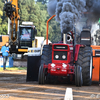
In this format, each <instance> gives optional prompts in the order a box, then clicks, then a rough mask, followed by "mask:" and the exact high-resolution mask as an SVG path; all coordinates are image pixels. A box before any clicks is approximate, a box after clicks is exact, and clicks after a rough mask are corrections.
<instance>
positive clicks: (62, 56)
mask: <svg viewBox="0 0 100 100" xmlns="http://www.w3.org/2000/svg"><path fill="white" fill-rule="evenodd" d="M54 60H67V51H54Z"/></svg>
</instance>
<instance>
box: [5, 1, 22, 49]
mask: <svg viewBox="0 0 100 100" xmlns="http://www.w3.org/2000/svg"><path fill="white" fill-rule="evenodd" d="M18 9H19V8H18V0H7V1H5V5H4V11H5V12H6V16H7V17H8V18H9V19H10V32H9V33H10V37H9V38H10V41H9V42H10V45H11V46H12V48H15V47H16V45H17V44H18V24H19V19H20V16H19V14H18Z"/></svg>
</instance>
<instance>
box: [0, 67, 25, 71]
mask: <svg viewBox="0 0 100 100" xmlns="http://www.w3.org/2000/svg"><path fill="white" fill-rule="evenodd" d="M6 69H7V70H27V67H11V68H6ZM2 70H3V68H0V71H2Z"/></svg>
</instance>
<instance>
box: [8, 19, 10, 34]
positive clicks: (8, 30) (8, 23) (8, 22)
mask: <svg viewBox="0 0 100 100" xmlns="http://www.w3.org/2000/svg"><path fill="white" fill-rule="evenodd" d="M8 34H10V19H9V18H8Z"/></svg>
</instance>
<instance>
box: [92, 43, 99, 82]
mask: <svg viewBox="0 0 100 100" xmlns="http://www.w3.org/2000/svg"><path fill="white" fill-rule="evenodd" d="M91 47H92V49H93V67H94V68H93V75H92V81H94V82H98V83H99V84H100V46H95V45H91Z"/></svg>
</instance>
